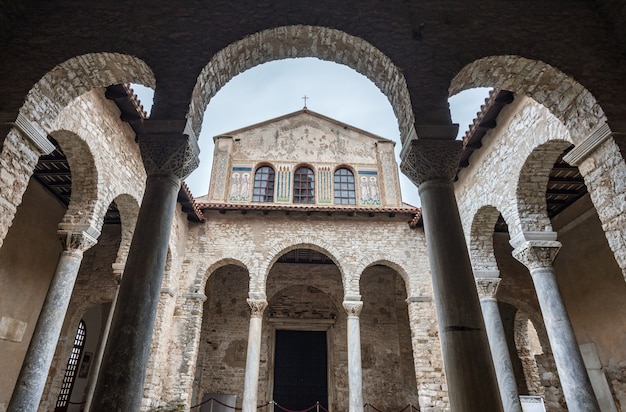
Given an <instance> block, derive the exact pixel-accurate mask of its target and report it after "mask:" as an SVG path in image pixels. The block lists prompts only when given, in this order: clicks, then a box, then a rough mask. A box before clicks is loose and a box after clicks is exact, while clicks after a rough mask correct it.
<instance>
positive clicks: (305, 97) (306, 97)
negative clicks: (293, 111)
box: [302, 94, 310, 109]
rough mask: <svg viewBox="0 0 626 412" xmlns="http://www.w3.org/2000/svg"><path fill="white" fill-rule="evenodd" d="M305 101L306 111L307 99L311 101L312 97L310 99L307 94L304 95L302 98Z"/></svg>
mask: <svg viewBox="0 0 626 412" xmlns="http://www.w3.org/2000/svg"><path fill="white" fill-rule="evenodd" d="M302 99H303V100H304V109H306V101H307V99H310V97H308V96H307V95H306V94H305V95H304V97H303V98H302Z"/></svg>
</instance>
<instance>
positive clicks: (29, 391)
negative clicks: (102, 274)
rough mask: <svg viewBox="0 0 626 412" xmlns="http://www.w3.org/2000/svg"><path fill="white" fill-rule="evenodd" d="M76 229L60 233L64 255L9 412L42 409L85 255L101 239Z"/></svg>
mask: <svg viewBox="0 0 626 412" xmlns="http://www.w3.org/2000/svg"><path fill="white" fill-rule="evenodd" d="M77 226H78V225H72V226H70V225H63V226H62V228H61V229H59V237H60V239H61V242H62V243H63V252H62V253H61V257H60V258H59V262H58V263H57V268H56V271H55V272H54V276H53V277H52V282H51V283H50V287H49V288H48V293H47V295H46V299H45V301H44V303H43V307H42V308H41V312H40V314H39V318H38V319H37V324H36V325H35V330H34V332H33V337H32V338H31V340H30V344H29V346H28V350H27V351H26V357H25V358H24V363H23V364H22V369H21V370H20V374H19V376H18V378H17V383H16V384H15V389H13V395H12V396H11V401H10V402H9V406H8V408H7V411H9V412H31V411H32V412H34V411H36V410H37V408H38V407H39V401H40V400H41V396H42V394H43V390H44V386H45V384H46V379H47V378H48V372H49V370H50V364H51V363H52V358H53V357H54V351H55V349H56V346H57V342H58V340H59V334H60V333H61V328H62V326H63V321H64V320H65V314H66V312H67V307H68V305H69V303H70V299H71V297H72V291H73V290H74V283H75V282H76V276H77V275H78V270H79V269H80V263H81V262H82V260H83V252H84V251H85V250H87V249H89V248H90V247H92V246H93V245H95V244H96V241H97V240H96V239H97V238H98V236H99V235H100V233H99V232H98V231H97V230H95V229H94V228H92V227H77Z"/></svg>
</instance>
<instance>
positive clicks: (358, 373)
mask: <svg viewBox="0 0 626 412" xmlns="http://www.w3.org/2000/svg"><path fill="white" fill-rule="evenodd" d="M344 299H345V300H344V301H343V308H344V309H345V310H346V313H347V314H348V386H349V391H350V407H349V409H348V410H349V411H350V412H363V371H362V369H361V329H360V325H359V315H360V314H361V309H363V302H362V301H361V295H346V296H345V298H344Z"/></svg>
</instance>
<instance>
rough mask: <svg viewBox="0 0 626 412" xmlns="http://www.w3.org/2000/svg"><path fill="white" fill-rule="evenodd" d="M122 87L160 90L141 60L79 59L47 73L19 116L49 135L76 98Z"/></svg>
mask: <svg viewBox="0 0 626 412" xmlns="http://www.w3.org/2000/svg"><path fill="white" fill-rule="evenodd" d="M119 83H136V84H142V85H145V86H147V87H151V88H155V87H156V79H155V77H154V74H153V73H152V70H151V69H150V67H149V66H148V65H147V64H146V63H145V62H144V61H142V60H141V59H138V58H137V57H134V56H129V55H125V54H120V53H88V54H83V55H80V56H75V57H72V58H71V59H68V60H66V61H64V62H62V63H60V64H58V65H57V66H55V67H54V68H52V69H51V70H50V71H49V72H48V73H46V74H45V75H44V76H43V77H42V78H41V79H40V80H39V81H38V82H37V83H36V84H35V85H34V86H33V88H32V89H30V91H29V92H28V94H27V95H26V99H25V101H24V104H23V105H22V107H21V108H20V111H19V112H20V115H22V116H25V117H26V118H28V119H29V120H31V122H33V123H35V124H38V125H39V126H40V127H41V128H42V129H43V130H44V133H48V132H50V131H51V130H52V125H53V122H54V119H56V117H57V115H58V114H59V113H60V112H61V110H63V108H64V107H65V106H67V105H68V104H69V103H70V102H71V101H72V100H74V99H75V98H76V97H78V96H80V95H82V94H84V93H86V92H88V91H89V90H91V89H94V88H96V87H106V86H110V85H112V84H119Z"/></svg>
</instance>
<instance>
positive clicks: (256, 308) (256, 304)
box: [246, 298, 267, 318]
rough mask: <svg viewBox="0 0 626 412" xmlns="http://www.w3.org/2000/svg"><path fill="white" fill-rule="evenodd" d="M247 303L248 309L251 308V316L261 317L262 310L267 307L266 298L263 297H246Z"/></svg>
mask: <svg viewBox="0 0 626 412" xmlns="http://www.w3.org/2000/svg"><path fill="white" fill-rule="evenodd" d="M246 300H247V302H248V305H250V309H252V314H251V317H253V318H261V317H263V311H264V310H265V308H266V307H267V300H265V299H253V298H248V299H246Z"/></svg>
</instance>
